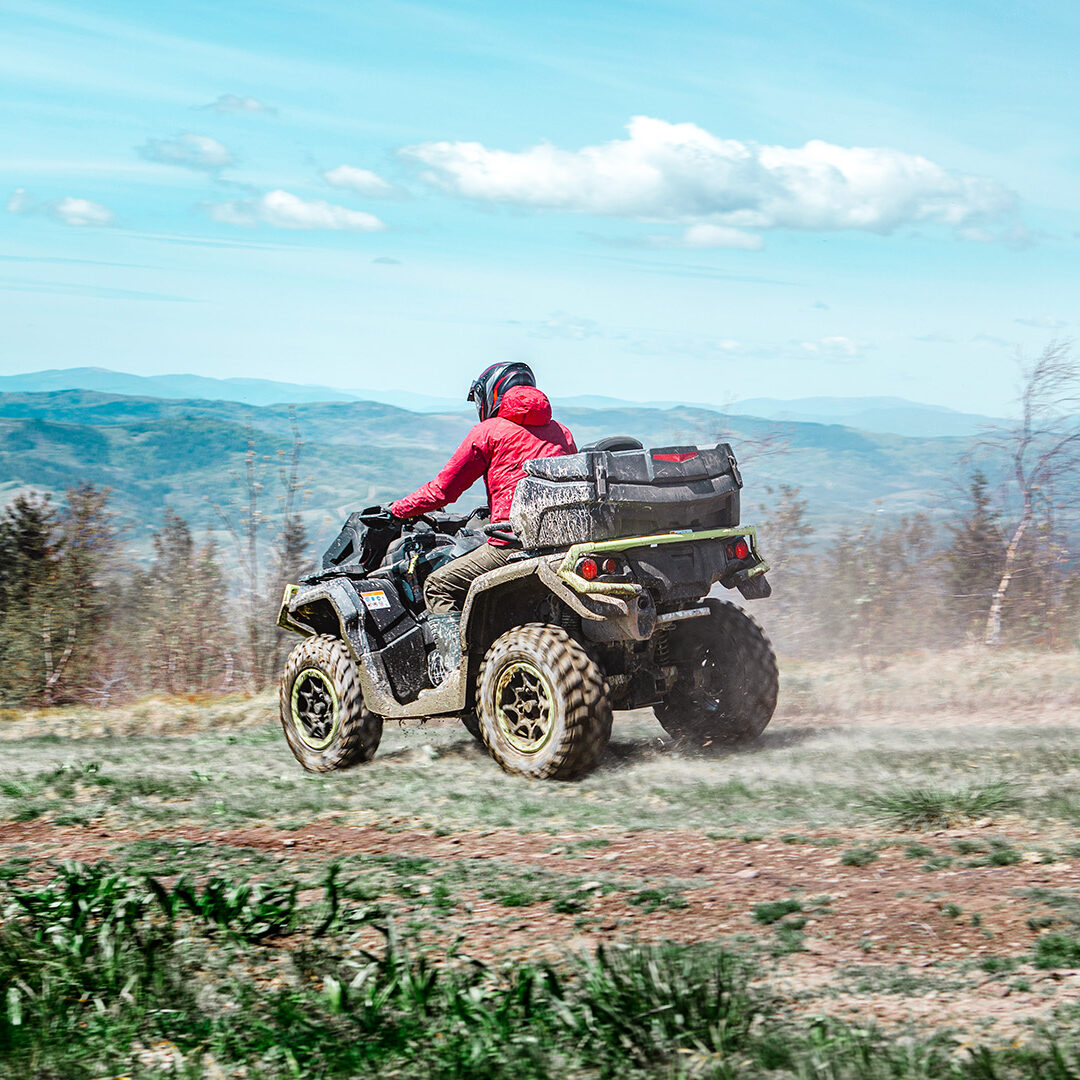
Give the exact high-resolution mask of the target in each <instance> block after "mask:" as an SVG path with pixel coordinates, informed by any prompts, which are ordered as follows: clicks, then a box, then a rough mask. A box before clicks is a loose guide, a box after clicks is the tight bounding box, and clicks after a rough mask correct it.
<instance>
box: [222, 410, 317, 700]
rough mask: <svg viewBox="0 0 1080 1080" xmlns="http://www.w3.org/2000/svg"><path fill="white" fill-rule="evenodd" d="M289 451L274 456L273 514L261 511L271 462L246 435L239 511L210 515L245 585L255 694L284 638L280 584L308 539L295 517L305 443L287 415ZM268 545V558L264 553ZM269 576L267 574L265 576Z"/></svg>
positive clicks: (270, 674)
mask: <svg viewBox="0 0 1080 1080" xmlns="http://www.w3.org/2000/svg"><path fill="white" fill-rule="evenodd" d="M289 419H290V423H291V427H292V445H291V447H290V448H289V449H288V450H286V449H285V448H280V449H279V450H278V451H277V465H278V479H279V481H280V484H281V494H280V496H279V499H278V502H279V509H278V512H277V513H274V512H273V511H272V510H267V509H264V504H265V501H266V498H265V494H264V492H265V488H266V484H265V482H264V478H265V476H266V473H267V470H268V468H269V467H270V466H271V463H272V462H273V460H274V459H273V458H271V457H270V456H269V455H262V456H260V455H259V454H258V453H257V451H256V447H255V435H254V433H253V432H250V431H249V435H248V446H247V451H246V452H245V454H244V475H243V487H242V490H243V497H242V499H243V501H242V502H241V501H240V500H239V499H238V500H237V501H238V502H240V505H239V507H235V506H233V505H229V504H227V505H221V504H218V503H214V504H213V505H214V509H215V510H216V511H217V514H218V517H219V518H220V519H221V522H222V524H223V525H224V527H225V529H226V531H227V532H228V534H229V536H230V538H231V539H232V541H233V550H234V554H235V556H236V558H237V561H238V562H239V566H240V573H241V576H242V580H243V591H242V602H243V604H244V607H245V615H244V620H243V623H244V625H243V638H244V643H245V648H244V665H245V668H246V676H247V681H248V683H249V685H250V686H251V687H252V688H253V689H258V688H260V687H262V686H264V685H266V684H267V683H268V682H270V681H272V680H273V678H274V676H275V672H276V667H277V663H278V660H279V659H280V651H281V640H282V636H283V635H282V633H281V631H279V630H278V629H277V627H276V626H275V625H274V614H275V613H276V605H277V602H278V601H279V600H280V591H279V590H280V588H281V585H282V584H283V583H284V578H286V577H289V576H294V575H295V574H296V573H297V572H298V571H299V569H300V568H301V567H302V566H303V564H304V559H305V553H306V550H307V534H306V530H305V528H304V523H303V519H302V518H301V516H300V513H299V503H300V500H301V498H302V495H303V481H302V479H301V476H300V459H301V455H302V451H303V446H304V443H303V439H302V438H301V434H300V426H299V423H298V422H297V419H296V414H295V412H294V411H291V410H290V414H289ZM268 544H269V545H270V549H271V550H270V557H269V558H266V557H264V556H265V555H266V547H267V545H268ZM268 571H269V573H268Z"/></svg>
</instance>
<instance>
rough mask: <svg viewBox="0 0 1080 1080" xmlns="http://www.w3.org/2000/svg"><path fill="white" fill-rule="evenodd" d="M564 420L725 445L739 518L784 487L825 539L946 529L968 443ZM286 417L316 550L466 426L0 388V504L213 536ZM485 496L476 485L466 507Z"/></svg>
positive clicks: (274, 447)
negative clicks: (179, 523) (96, 492)
mask: <svg viewBox="0 0 1080 1080" xmlns="http://www.w3.org/2000/svg"><path fill="white" fill-rule="evenodd" d="M559 415H560V418H561V419H562V420H564V421H565V422H566V423H567V424H568V426H569V427H570V428H571V430H572V431H573V432H574V433H575V435H576V437H577V439H578V441H579V443H581V444H584V443H587V442H589V441H591V440H593V439H596V438H599V437H601V436H603V435H610V434H624V433H625V434H633V435H636V436H638V437H639V438H641V439H642V441H643V442H645V443H646V444H651V445H654V446H660V445H665V444H671V443H684V442H685V443H708V442H715V441H716V440H717V439H721V438H722V439H727V440H729V441H730V442H732V444H733V445H734V446H735V449H736V453H737V454H739V456H740V459H741V461H742V466H743V475H744V478H745V480H746V489H745V491H744V519H745V520H748V521H751V520H754V519H755V518H760V517H761V515H762V514H763V512H764V510H765V507H766V506H767V504H768V503H769V501H770V499H771V496H770V494H769V491H768V489H769V488H770V487H772V488H774V489H775V488H776V487H777V485H779V484H781V483H789V484H793V485H796V486H799V487H800V488H801V489H802V492H803V495H804V496H805V497H806V498H808V499H809V500H810V506H811V518H812V524H813V526H814V528H815V530H816V535H817V538H818V540H819V541H820V542H822V543H824V542H827V540H828V538H829V537H830V536H833V535H835V533H836V532H837V531H838V530H839V529H840V528H843V527H849V528H858V527H859V526H861V525H862V524H864V523H865V522H866V521H867V520H869V519H870V517H871V516H872V515H873V514H875V513H884V514H886V515H888V516H899V515H900V514H904V513H912V512H915V511H919V510H924V511H926V512H928V513H929V514H931V516H932V517H935V518H939V519H940V518H941V517H942V516H943V515H945V514H946V513H948V511H949V501H950V499H951V498H952V495H953V490H954V487H953V481H954V479H955V478H956V477H957V475H958V466H957V459H958V457H959V455H960V454H961V453H962V452H963V451H964V450H965V449H966V448H967V446H968V445H969V443H968V440H966V439H963V438H956V437H951V438H905V437H902V436H898V435H887V434H875V433H869V432H860V431H855V430H852V429H850V428H846V427H842V426H839V425H824V424H811V423H805V422H799V421H772V420H767V419H762V418H754V417H746V416H734V415H720V414H718V413H716V412H712V411H709V410H705V409H694V408H687V407H677V408H672V409H663V410H661V409H651V408H647V407H642V406H637V405H635V406H623V407H619V408H615V407H612V408H606V409H584V408H572V407H564V408H562V409H560V413H559ZM292 418H295V420H296V422H297V424H298V426H299V430H300V432H301V434H302V438H303V441H304V448H303V465H302V473H303V475H304V476H305V477H306V478H309V479H308V480H307V482H306V483H305V488H306V491H307V494H306V501H305V504H304V505H305V517H306V520H307V523H308V525H309V528H310V530H311V532H312V534H313V536H314V537H315V538H316V541H317V543H319V544H321V543H324V542H325V541H326V540H328V539H329V537H330V536H331V535H332V534H333V532H334V531H335V530H336V528H337V525H338V523H339V521H340V520H341V518H342V517H343V516H344V515H345V514H346V513H347V512H348V511H349V510H352V509H356V508H358V507H361V506H366V505H371V504H373V503H377V502H384V501H388V500H390V499H392V498H394V497H396V496H399V495H401V494H403V493H405V492H407V491H409V490H411V489H412V488H414V487H416V486H417V485H419V484H420V483H422V482H424V481H425V480H428V479H430V478H431V477H432V476H433V475H434V474H435V472H436V471H437V470H438V469H439V468H440V467H441V466H442V464H443V463H444V462H445V460H446V458H447V457H448V456H449V454H450V453H451V451H452V450H453V449H454V447H455V446H456V445H457V443H458V442H459V440H460V439H461V438H462V437H463V436H464V434H465V432H466V431H467V430H468V428H469V425H470V423H471V422H472V417H471V416H470V415H468V414H467V413H458V412H454V413H429V414H417V413H414V412H409V411H406V410H403V409H398V408H395V407H394V406H392V405H385V404H380V403H376V402H368V401H338V402H299V403H297V404H295V405H292V406H290V405H276V404H275V405H266V406H252V405H245V404H242V403H239V402H230V401H209V400H205V399H203V400H169V399H163V398H153V397H139V396H124V395H117V394H103V393H98V392H95V391H89V390H63V391H53V392H47V393H0V503H5V502H8V501H10V499H11V498H12V497H13V496H14V494H15V493H17V492H18V491H21V490H26V489H29V488H35V489H38V490H52V491H56V492H62V491H63V490H64V489H65V488H66V487H68V486H71V485H73V484H76V483H78V482H80V481H89V482H92V483H95V484H100V485H108V486H110V487H112V488H113V489H114V492H115V497H114V498H115V505H116V508H117V510H118V511H119V512H120V513H121V515H122V517H123V519H124V520H125V522H126V523H127V524H128V525H129V526H130V535H131V537H132V539H133V541H135V542H136V543H138V544H144V543H145V538H146V536H147V535H148V533H149V531H151V530H152V529H155V528H157V527H158V526H159V525H160V524H161V521H162V516H163V513H164V509H165V507H167V506H168V507H172V508H174V509H175V510H177V511H178V512H180V513H182V514H184V515H185V516H186V517H188V518H190V519H191V520H192V521H194V522H195V523H196V524H198V525H200V526H203V527H205V528H209V529H217V528H219V527H220V516H219V510H218V509H217V508H218V507H223V508H228V507H230V506H235V507H237V508H239V506H240V502H241V499H242V495H243V481H242V476H243V466H244V454H245V452H246V450H247V448H248V445H249V443H250V444H251V445H252V446H253V447H254V449H255V451H256V455H257V461H258V467H259V469H260V470H261V474H262V475H261V480H262V482H263V483H264V485H265V490H264V499H266V500H267V505H269V506H273V505H275V500H276V498H277V491H278V473H279V469H280V465H281V463H282V460H283V456H284V455H285V454H287V453H288V451H289V448H290V446H291V435H290V424H291V421H292ZM777 450H780V451H782V452H779V453H778V452H776V451H777ZM483 501H484V496H483V490H482V487H478V488H477V489H476V490H475V491H474V492H473V493H472V494H471V495H467V496H466V497H465V498H464V499H463V500H462V502H463V504H467V505H475V504H478V503H481V502H483ZM237 513H239V510H237Z"/></svg>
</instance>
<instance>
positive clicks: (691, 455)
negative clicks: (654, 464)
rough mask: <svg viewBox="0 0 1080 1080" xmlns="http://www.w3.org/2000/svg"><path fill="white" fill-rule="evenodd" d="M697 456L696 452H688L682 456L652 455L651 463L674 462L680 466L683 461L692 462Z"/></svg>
mask: <svg viewBox="0 0 1080 1080" xmlns="http://www.w3.org/2000/svg"><path fill="white" fill-rule="evenodd" d="M697 456H698V452H697V451H696V450H688V451H686V453H682V454H653V456H652V458H653V461H674V462H676V463H677V464H680V465H681V464H682V463H683V462H684V461H692V460H693V459H694V458H696V457H697Z"/></svg>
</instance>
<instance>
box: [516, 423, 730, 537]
mask: <svg viewBox="0 0 1080 1080" xmlns="http://www.w3.org/2000/svg"><path fill="white" fill-rule="evenodd" d="M741 487H742V478H741V477H740V476H739V469H738V465H737V464H736V461H735V455H734V454H733V453H732V452H731V447H730V446H729V445H728V444H727V443H720V444H719V445H717V446H715V447H696V446H664V447H658V448H654V449H652V450H617V451H608V450H585V451H582V452H581V453H580V454H571V455H569V456H567V457H556V458H538V459H537V460H535V461H529V462H526V464H525V477H524V479H522V480H521V482H520V483H519V484H518V486H517V491H516V493H515V495H514V502H513V505H512V506H511V508H510V522H511V524H512V525H513V528H514V532H515V533H517V535H518V537H519V538H520V539H521V542H522V543H523V544H524V546H525V547H526V548H530V549H541V548H563V547H568V546H569V545H570V544H578V543H583V542H586V541H591V540H618V539H621V538H623V537H628V536H647V535H649V534H651V533H663V532H673V531H675V530H676V529H694V530H699V529H718V528H728V527H731V526H734V525H738V523H739V489H740V488H741Z"/></svg>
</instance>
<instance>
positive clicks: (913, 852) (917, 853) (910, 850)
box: [904, 844, 934, 859]
mask: <svg viewBox="0 0 1080 1080" xmlns="http://www.w3.org/2000/svg"><path fill="white" fill-rule="evenodd" d="M904 854H905V855H906V856H907V857H908V858H909V859H925V858H927V857H928V856H931V855H933V854H934V849H933V848H931V847H927V846H926V845H925V844H908V846H907V847H906V848H904Z"/></svg>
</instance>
